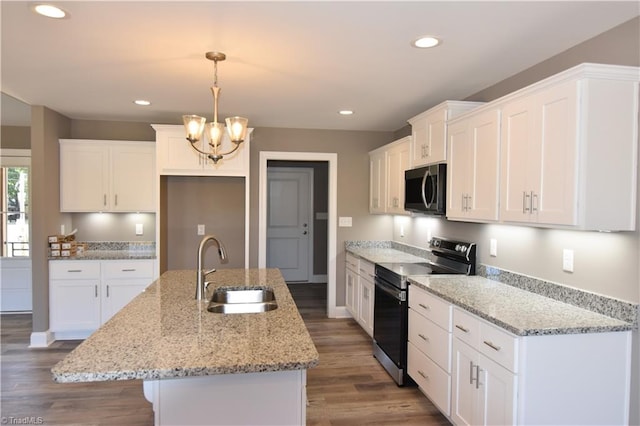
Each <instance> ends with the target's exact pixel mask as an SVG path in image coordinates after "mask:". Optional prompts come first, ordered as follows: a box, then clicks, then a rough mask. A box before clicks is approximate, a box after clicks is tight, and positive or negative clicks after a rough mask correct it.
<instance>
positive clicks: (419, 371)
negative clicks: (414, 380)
mask: <svg viewBox="0 0 640 426" xmlns="http://www.w3.org/2000/svg"><path fill="white" fill-rule="evenodd" d="M418 374H419V375H421V376H422V377H424V379H425V380H429V376H427V375H426V374H424V373H423V372H422V370H418Z"/></svg>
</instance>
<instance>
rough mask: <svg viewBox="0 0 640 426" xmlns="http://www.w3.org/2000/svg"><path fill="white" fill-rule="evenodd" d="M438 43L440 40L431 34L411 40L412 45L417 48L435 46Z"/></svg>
mask: <svg viewBox="0 0 640 426" xmlns="http://www.w3.org/2000/svg"><path fill="white" fill-rule="evenodd" d="M439 44H440V40H439V39H437V38H435V37H433V36H422V37H420V38H417V39H415V40H414V41H412V42H411V45H412V46H413V47H417V48H419V49H428V48H429V47H436V46H437V45H439Z"/></svg>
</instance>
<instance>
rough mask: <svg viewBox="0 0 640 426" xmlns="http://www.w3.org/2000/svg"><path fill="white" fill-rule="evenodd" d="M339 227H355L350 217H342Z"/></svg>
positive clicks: (339, 219) (339, 220)
mask: <svg viewBox="0 0 640 426" xmlns="http://www.w3.org/2000/svg"><path fill="white" fill-rule="evenodd" d="M338 226H339V227H341V228H349V227H351V226H353V219H352V218H351V217H350V216H340V217H339V218H338Z"/></svg>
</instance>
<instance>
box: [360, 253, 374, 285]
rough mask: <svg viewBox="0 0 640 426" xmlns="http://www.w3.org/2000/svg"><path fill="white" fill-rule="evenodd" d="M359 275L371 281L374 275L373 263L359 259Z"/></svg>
mask: <svg viewBox="0 0 640 426" xmlns="http://www.w3.org/2000/svg"><path fill="white" fill-rule="evenodd" d="M360 276H361V277H365V278H367V279H369V280H370V281H372V282H373V279H374V278H375V276H376V267H375V265H374V264H373V263H371V262H368V261H366V260H362V259H360Z"/></svg>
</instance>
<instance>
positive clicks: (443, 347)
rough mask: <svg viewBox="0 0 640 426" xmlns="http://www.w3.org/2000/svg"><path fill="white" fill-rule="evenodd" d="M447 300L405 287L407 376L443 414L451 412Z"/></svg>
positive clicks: (449, 339) (414, 287) (448, 308)
mask: <svg viewBox="0 0 640 426" xmlns="http://www.w3.org/2000/svg"><path fill="white" fill-rule="evenodd" d="M451 309H452V308H451V304H450V303H448V302H445V301H443V300H442V299H439V298H438V297H435V296H433V295H431V294H429V293H427V292H425V291H424V290H421V289H420V288H418V287H416V286H411V287H410V288H409V342H408V344H407V364H408V367H407V368H408V373H409V376H411V378H412V379H413V380H414V381H415V382H416V383H417V384H418V386H419V387H420V390H421V391H422V392H423V393H424V394H425V395H426V396H427V397H428V398H429V399H430V400H431V401H432V402H433V403H434V404H435V405H436V406H437V407H438V408H439V409H440V411H441V412H442V413H443V414H445V415H446V416H447V417H449V416H450V413H451Z"/></svg>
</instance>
